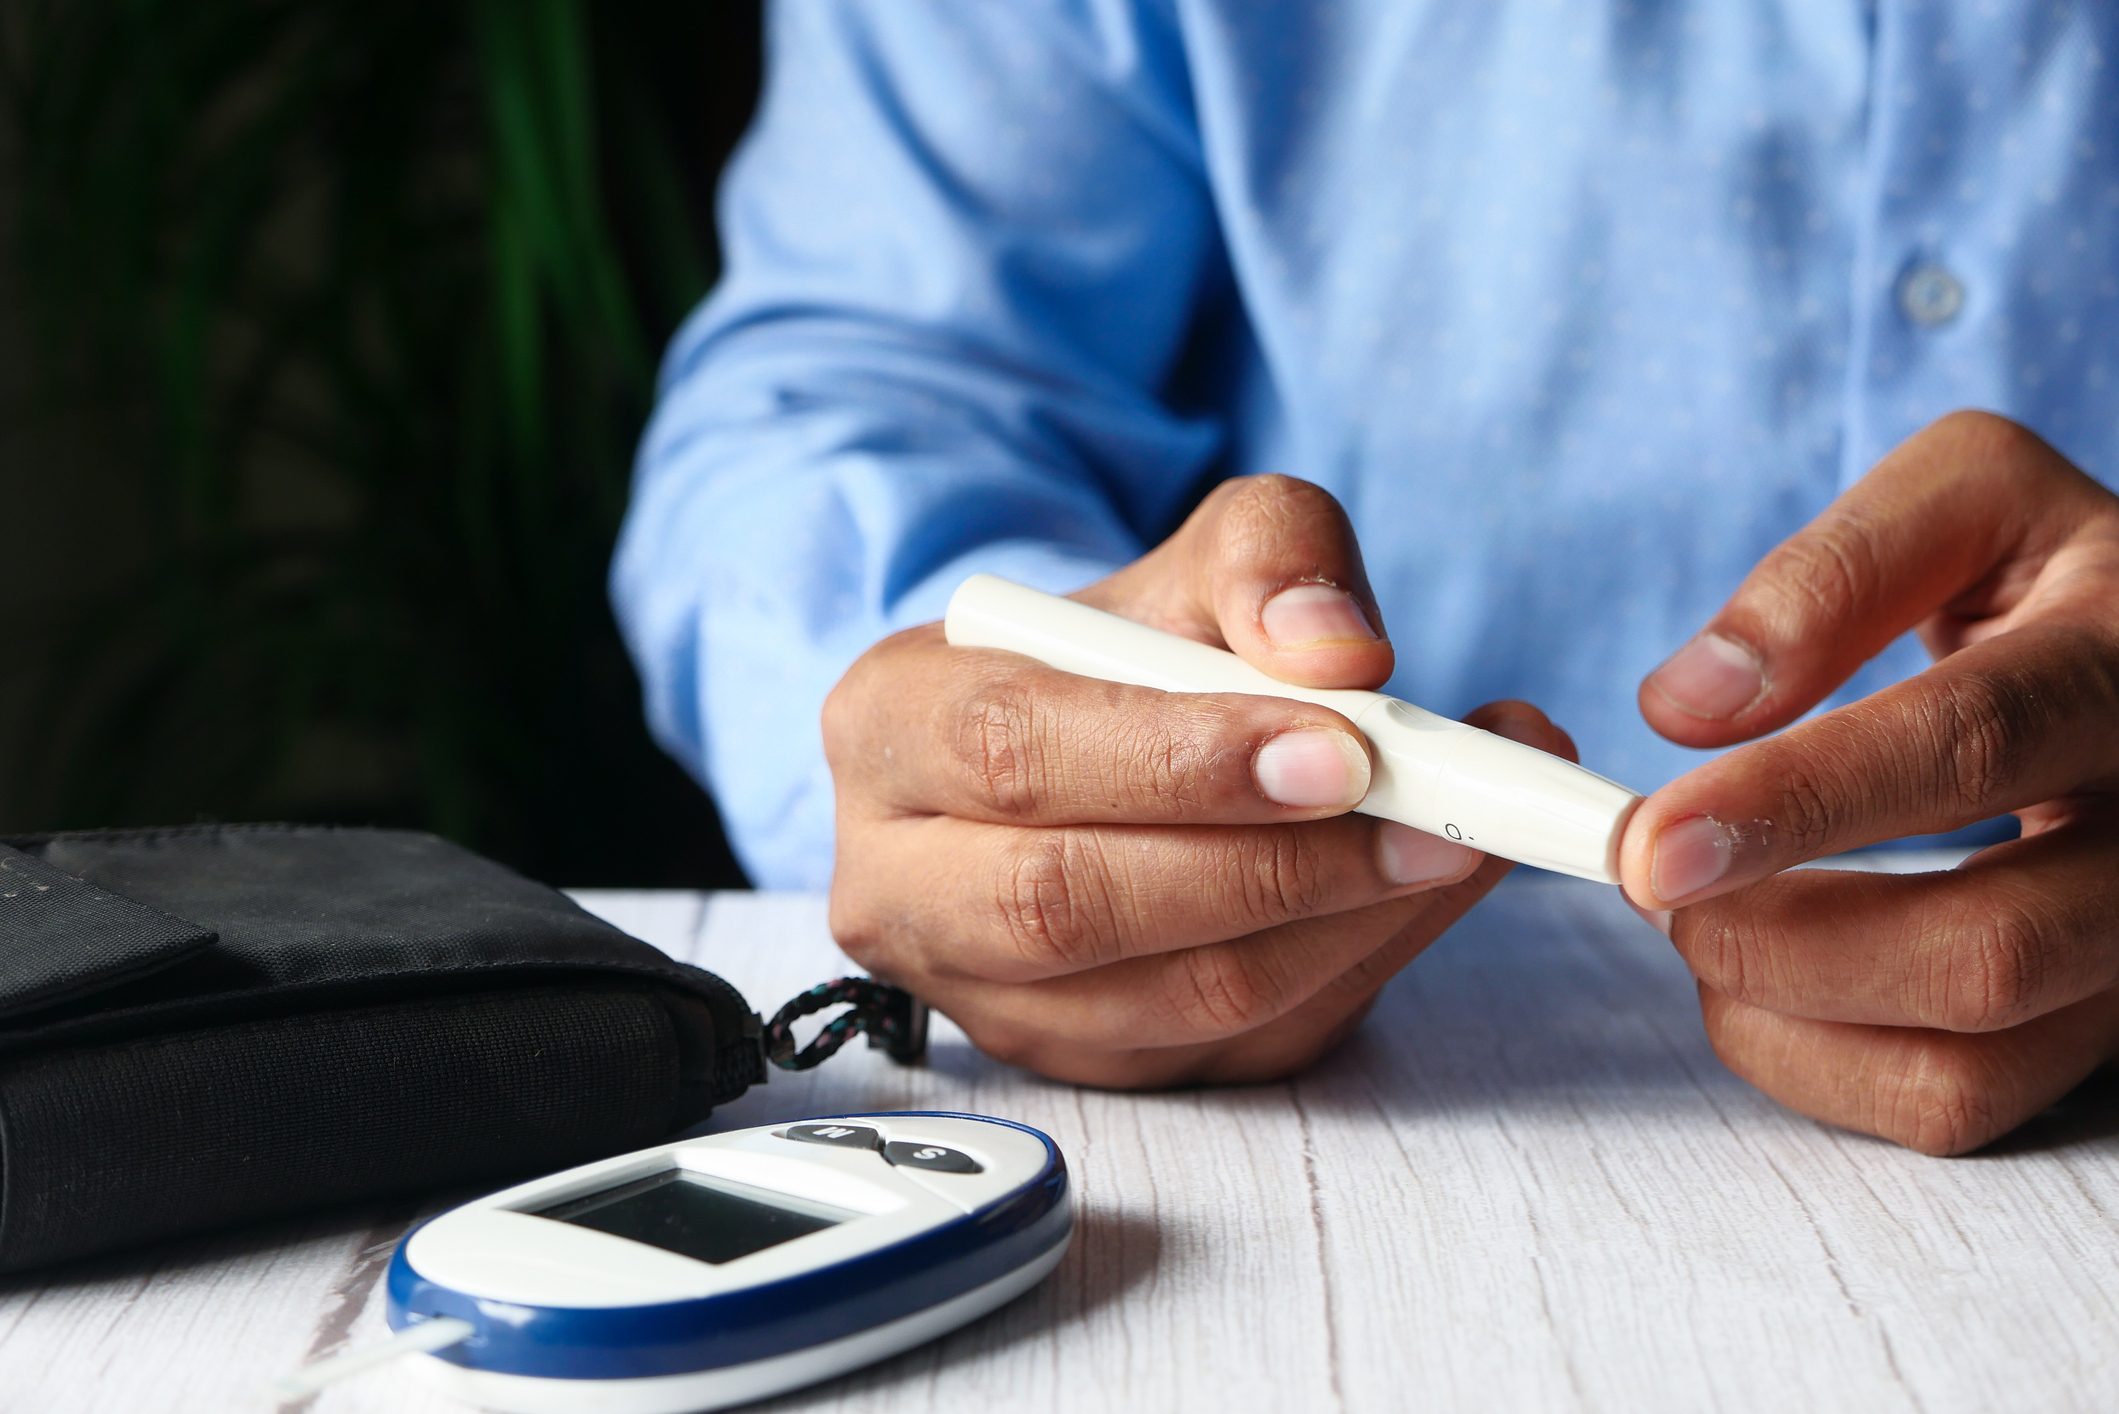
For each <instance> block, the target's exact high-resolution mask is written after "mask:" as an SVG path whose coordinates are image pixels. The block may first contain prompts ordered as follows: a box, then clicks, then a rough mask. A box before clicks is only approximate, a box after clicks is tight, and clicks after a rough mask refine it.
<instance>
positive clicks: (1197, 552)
mask: <svg viewBox="0 0 2119 1414" xmlns="http://www.w3.org/2000/svg"><path fill="white" fill-rule="evenodd" d="M1162 548H1163V550H1164V551H1166V552H1168V563H1167V565H1166V566H1165V571H1166V574H1167V578H1166V579H1165V580H1164V583H1163V586H1162V587H1163V589H1164V590H1165V592H1166V593H1168V594H1169V595H1170V596H1171V598H1170V601H1169V604H1168V609H1169V612H1170V617H1171V618H1173V619H1178V620H1181V621H1182V622H1181V623H1173V624H1171V625H1169V626H1170V627H1173V628H1177V629H1178V630H1179V631H1180V632H1189V633H1191V634H1192V635H1193V636H1195V637H1201V638H1207V639H1209V640H1214V639H1218V640H1219V641H1220V642H1222V643H1223V644H1225V645H1227V647H1228V648H1229V649H1230V650H1231V651H1232V652H1234V653H1235V654H1236V655H1237V656H1239V657H1241V658H1242V659H1243V660H1244V661H1245V662H1247V663H1249V664H1251V666H1253V667H1255V668H1257V669H1258V670H1259V671H1261V672H1264V673H1266V674H1268V675H1270V676H1272V677H1276V678H1278V679H1280V680H1281V681H1282V682H1291V683H1300V684H1302V685H1304V686H1306V687H1380V686H1381V685H1382V684H1383V683H1384V681H1385V680H1386V679H1388V678H1389V677H1390V675H1391V666H1392V655H1391V644H1390V639H1389V637H1388V635H1387V633H1386V630H1385V629H1384V625H1383V614H1382V611H1381V610H1379V609H1378V608H1377V606H1376V596H1375V594H1374V593H1373V592H1372V591H1371V590H1370V589H1369V581H1368V574H1367V572H1366V571H1364V570H1363V569H1362V566H1361V549H1360V547H1359V546H1358V545H1357V544H1356V543H1355V541H1354V527H1353V525H1352V523H1351V522H1349V521H1348V520H1347V516H1346V512H1345V511H1344V510H1343V509H1341V508H1340V505H1339V502H1338V501H1336V500H1334V499H1333V497H1332V494H1331V493H1330V492H1329V491H1326V490H1325V489H1324V488H1323V487H1321V486H1315V485H1312V484H1311V483H1309V482H1307V481H1298V480H1296V479H1295V478H1294V477H1291V476H1248V477H1242V478H1238V479H1236V480H1232V481H1227V482H1224V483H1222V484H1221V485H1220V486H1219V487H1217V488H1215V490H1214V493H1213V494H1212V495H1210V496H1208V497H1207V499H1206V500H1205V501H1204V502H1203V503H1201V505H1200V507H1199V509H1198V510H1197V511H1195V512H1193V514H1192V516H1191V518H1190V519H1189V520H1187V521H1186V522H1185V524H1184V525H1183V526H1182V527H1180V528H1179V530H1178V532H1177V533H1176V534H1175V535H1173V536H1171V537H1170V540H1169V541H1168V542H1166V543H1165V545H1164V546H1163V547H1162Z"/></svg>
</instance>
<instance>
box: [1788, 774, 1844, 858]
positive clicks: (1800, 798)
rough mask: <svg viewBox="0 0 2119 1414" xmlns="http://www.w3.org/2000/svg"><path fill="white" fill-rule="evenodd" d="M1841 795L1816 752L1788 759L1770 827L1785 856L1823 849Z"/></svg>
mask: <svg viewBox="0 0 2119 1414" xmlns="http://www.w3.org/2000/svg"><path fill="white" fill-rule="evenodd" d="M1791 755H1793V753H1791ZM1845 798H1846V796H1845V794H1844V792H1843V791H1842V790H1841V789H1840V786H1839V782H1838V781H1837V780H1836V779H1835V778H1834V777H1833V775H1832V774H1831V773H1830V772H1829V771H1828V770H1827V769H1826V768H1825V767H1824V765H1823V764H1822V757H1821V756H1820V755H1818V754H1816V753H1812V754H1810V755H1808V756H1807V757H1805V758H1801V759H1796V760H1791V761H1790V762H1789V763H1788V765H1787V766H1786V768H1785V770H1784V771H1783V774H1782V776H1781V782H1780V791H1779V797H1778V800H1777V801H1776V809H1775V813H1774V815H1773V828H1774V830H1775V831H1777V832H1778V833H1779V834H1780V836H1781V841H1782V845H1783V847H1784V850H1785V851H1786V853H1787V855H1788V857H1790V858H1795V859H1809V858H1812V857H1814V856H1816V855H1818V854H1822V853H1824V852H1826V851H1827V849H1828V848H1829V847H1830V845H1831V842H1832V838H1833V833H1834V830H1835V828H1836V825H1835V822H1836V821H1837V819H1838V816H1839V810H1838V807H1837V802H1838V801H1840V800H1842V799H1845Z"/></svg>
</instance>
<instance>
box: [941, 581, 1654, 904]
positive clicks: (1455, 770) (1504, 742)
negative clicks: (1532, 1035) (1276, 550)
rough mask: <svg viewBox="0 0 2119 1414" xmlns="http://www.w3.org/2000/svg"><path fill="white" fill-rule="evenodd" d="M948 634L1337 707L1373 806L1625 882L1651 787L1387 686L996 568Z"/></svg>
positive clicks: (1175, 683) (1500, 851)
mask: <svg viewBox="0 0 2119 1414" xmlns="http://www.w3.org/2000/svg"><path fill="white" fill-rule="evenodd" d="M943 629H944V632H945V633H946V635H947V636H948V639H949V642H951V643H952V644H956V645H958V646H960V647H966V648H1001V649H1006V650H1008V651H1009V652H1012V653H1021V654H1023V655H1024V656H1026V657H1030V658H1035V659H1036V660H1037V661H1039V662H1041V663H1044V664H1045V665H1047V666H1048V667H1053V668H1058V669H1060V670H1061V671H1062V672H1068V673H1075V674H1078V675H1080V676H1082V677H1092V678H1102V679H1104V680H1105V681H1108V682H1122V683H1132V684H1134V685H1136V686H1139V687H1153V688H1160V689H1162V690H1163V691H1165V692H1238V693H1247V694H1250V695H1254V696H1260V697H1287V698H1293V699H1295V700H1296V701H1299V702H1313V703H1316V704H1317V705H1318V706H1320V707H1329V708H1331V709H1332V710H1333V711H1335V712H1338V713H1339V714H1341V715H1342V716H1344V717H1346V718H1347V719H1349V720H1350V721H1352V722H1353V724H1354V725H1355V726H1356V727H1357V728H1359V729H1360V731H1361V733H1362V735H1364V736H1365V737H1367V738H1368V741H1369V745H1370V746H1371V747H1372V748H1373V752H1372V755H1373V758H1374V762H1375V765H1374V769H1373V773H1372V775H1371V777H1370V781H1369V790H1368V794H1367V795H1366V796H1364V797H1363V798H1362V801H1361V803H1360V804H1359V805H1357V806H1355V807H1354V808H1355V809H1356V810H1358V811H1359V812H1360V813H1362V814H1364V815H1373V816H1376V817H1377V818H1379V819H1384V820H1396V821H1399V822H1400V823H1401V824H1406V825H1411V826H1412V827H1413V828H1414V829H1416V830H1425V831H1427V832H1428V833H1429V834H1435V835H1443V836H1446V837H1448V838H1450V839H1453V840H1461V841H1462V842H1463V843H1465V844H1467V845H1469V846H1471V847H1472V848H1474V849H1479V850H1483V851H1484V852H1486V853H1488V854H1497V855H1499V856H1501V857H1502V858H1504V859H1512V860H1514V861H1516V862H1517V863H1518V864H1529V865H1533V866H1535V867H1537V868H1539V869H1550V870H1552V871H1553V872H1555V873H1559V874H1572V875H1574V876H1575V877H1577V878H1581V879H1593V880H1595V881H1597V882H1598V883H1603V884H1616V883H1618V882H1619V869H1618V865H1619V837H1620V835H1621V834H1622V833H1623V832H1624V831H1625V828H1626V821H1627V819H1628V818H1629V817H1630V816H1631V815H1632V814H1633V810H1634V807H1635V806H1637V805H1639V804H1640V802H1641V797H1640V795H1639V794H1638V793H1636V792H1634V791H1630V790H1628V789H1627V788H1626V787H1624V786H1622V785H1620V784H1618V783H1617V782H1615V781H1610V780H1606V779H1605V778H1604V777H1602V776H1600V775H1598V774H1597V773H1596V772H1594V771H1590V770H1585V769H1584V768H1583V767H1580V766H1577V765H1575V764H1574V763H1573V762H1570V761H1565V760H1562V759H1561V758H1560V757H1557V756H1554V755H1552V754H1550V753H1549V752H1544V751H1540V750H1538V749H1537V748H1536V747H1533V746H1525V745H1523V744H1522V743H1521V742H1516V741H1510V740H1509V739H1508V738H1507V737H1503V736H1496V735H1494V734H1493V733H1492V732H1485V731H1481V730H1479V729H1478V728H1477V727H1472V726H1467V725H1465V724H1464V723H1462V722H1457V721H1452V720H1451V719H1449V718H1448V717H1443V716H1439V715H1437V714H1436V713H1433V712H1430V711H1428V710H1426V709H1425V708H1422V707H1415V706H1414V705H1413V704H1412V703H1410V702H1401V701H1400V700H1398V699H1397V698H1395V697H1388V696H1385V695H1384V694H1383V693H1380V692H1363V691H1360V690H1358V689H1352V688H1317V687H1301V686H1298V685H1296V684H1294V683H1287V682H1281V681H1280V680H1278V679H1277V678H1272V677H1268V676H1267V675H1266V674H1264V673H1262V672H1260V671H1259V670H1258V669H1256V668H1254V667H1252V666H1251V665H1250V664H1248V663H1246V662H1244V661H1243V659H1241V658H1239V657H1237V656H1236V655H1235V654H1234V653H1230V652H1228V651H1226V650H1224V649H1220V648H1210V647H1208V646H1207V645H1206V644H1204V643H1195V642H1194V641H1192V640H1191V639H1189V638H1180V637H1178V636H1177V635H1176V634H1171V633H1164V632H1163V631H1162V630H1160V629H1154V628H1149V627H1148V626H1147V625H1146V624H1138V623H1135V622H1133V621H1132V620H1131V619H1124V618H1120V617H1119V616H1118V615H1116V614H1107V613H1105V612H1104V611H1103V610H1101V609H1093V608H1091V607H1089V606H1088V605H1087V604H1080V603H1076V602H1075V601H1074V600H1072V599H1063V598H1060V597H1059V596H1057V595H1052V594H1046V593H1043V592H1041V591H1039V590H1035V589H1031V588H1028V587H1026V586H1024V585H1020V584H1016V583H1013V582H1011V581H1009V580H1005V579H1001V578H1000V577H998V576H996V575H990V574H978V575H973V576H972V577H971V578H969V579H967V580H965V581H964V582H963V584H962V585H960V586H958V588H957V591H956V593H955V594H954V595H952V596H951V597H950V600H949V610H948V614H947V617H946V618H945V620H944V623H943Z"/></svg>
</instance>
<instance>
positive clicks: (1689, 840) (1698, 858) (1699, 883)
mask: <svg viewBox="0 0 2119 1414" xmlns="http://www.w3.org/2000/svg"><path fill="white" fill-rule="evenodd" d="M1735 857H1736V840H1735V837H1734V836H1733V835H1731V833H1730V831H1729V828H1728V827H1727V826H1725V825H1723V824H1722V823H1721V822H1720V821H1719V820H1716V819H1715V818H1714V817H1713V816H1711V815H1695V816H1693V817H1692V818H1691V819H1690V820H1680V821H1679V822H1678V823H1677V824H1675V825H1666V826H1664V828H1663V831H1662V833H1661V834H1659V835H1657V836H1656V837H1655V858H1654V863H1653V864H1652V865H1651V866H1650V868H1649V873H1648V878H1649V882H1650V883H1651V884H1653V885H1654V886H1655V896H1656V897H1657V898H1659V899H1661V900H1663V901H1664V902H1665V903H1678V902H1680V901H1682V900H1684V899H1687V898H1689V897H1691V896H1692V895H1693V894H1696V893H1698V892H1699V891H1700V890H1702V889H1704V888H1707V887H1708V886H1709V885H1711V884H1713V883H1715V882H1716V881H1717V880H1719V879H1720V878H1721V877H1722V876H1723V875H1724V874H1727V873H1728V872H1729V864H1730V861H1731V860H1733V859H1734V858H1735Z"/></svg>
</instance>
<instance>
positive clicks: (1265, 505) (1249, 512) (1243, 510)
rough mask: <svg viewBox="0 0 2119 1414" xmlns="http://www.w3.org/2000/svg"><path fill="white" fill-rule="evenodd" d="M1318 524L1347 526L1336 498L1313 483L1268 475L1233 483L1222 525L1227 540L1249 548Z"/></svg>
mask: <svg viewBox="0 0 2119 1414" xmlns="http://www.w3.org/2000/svg"><path fill="white" fill-rule="evenodd" d="M1319 522H1324V523H1327V524H1337V525H1342V526H1343V525H1345V524H1346V523H1347V520H1346V511H1345V510H1344V509H1343V508H1342V507H1341V506H1340V504H1339V501H1338V498H1337V497H1335V496H1333V495H1332V493H1331V492H1329V491H1327V490H1325V489H1324V488H1323V487H1322V486H1319V485H1317V484H1316V483H1315V482H1311V481H1303V480H1301V479H1299V478H1297V477H1293V476H1283V475H1281V474H1279V473H1277V472H1270V473H1267V474H1265V475H1262V476H1248V477H1245V478H1243V479H1242V480H1241V481H1239V482H1238V483H1237V484H1236V490H1235V491H1234V492H1233V493H1232V496H1231V500H1230V503H1229V508H1228V512H1227V515H1226V518H1225V520H1224V522H1223V524H1224V526H1225V528H1226V530H1225V533H1226V535H1227V537H1228V538H1229V539H1230V540H1232V541H1234V542H1235V543H1236V544H1238V545H1240V546H1244V547H1247V548H1250V547H1257V546H1259V545H1262V544H1264V543H1266V542H1268V541H1269V540H1271V539H1273V538H1275V537H1277V536H1278V535H1280V534H1281V533H1282V532H1284V531H1286V530H1288V529H1290V528H1294V527H1302V526H1310V525H1315V524H1317V523H1319Z"/></svg>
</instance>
